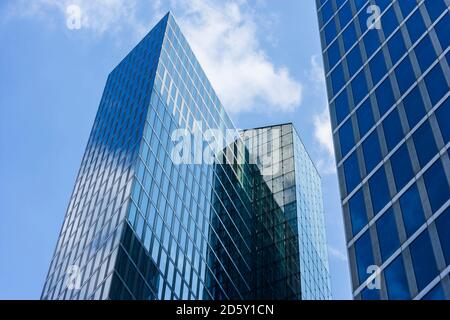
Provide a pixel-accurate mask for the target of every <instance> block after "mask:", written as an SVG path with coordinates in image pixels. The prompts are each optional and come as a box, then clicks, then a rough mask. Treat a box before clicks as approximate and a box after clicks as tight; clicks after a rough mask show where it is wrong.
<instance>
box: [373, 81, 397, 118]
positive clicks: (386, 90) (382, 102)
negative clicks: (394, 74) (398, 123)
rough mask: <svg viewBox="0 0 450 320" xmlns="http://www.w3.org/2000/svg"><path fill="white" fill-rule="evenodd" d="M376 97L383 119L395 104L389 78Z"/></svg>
mask: <svg viewBox="0 0 450 320" xmlns="http://www.w3.org/2000/svg"><path fill="white" fill-rule="evenodd" d="M375 95H376V97H377V103H378V111H379V112H380V117H382V116H383V115H384V114H385V113H386V111H387V110H388V109H389V108H390V107H392V105H393V104H394V102H395V98H394V93H393V92H392V87H391V82H390V80H389V78H386V79H385V80H384V81H383V82H382V83H381V84H380V86H379V87H378V88H377V89H376V90H375Z"/></svg>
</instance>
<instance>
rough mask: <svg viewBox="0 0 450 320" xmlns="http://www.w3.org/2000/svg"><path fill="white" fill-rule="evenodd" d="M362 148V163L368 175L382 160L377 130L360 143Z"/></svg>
mask: <svg viewBox="0 0 450 320" xmlns="http://www.w3.org/2000/svg"><path fill="white" fill-rule="evenodd" d="M362 148H363V153H364V163H365V165H366V173H367V174H369V173H370V172H371V171H372V170H373V168H375V167H376V166H377V164H378V163H380V161H381V160H382V157H381V150H380V143H379V141H378V133H377V130H374V131H373V132H372V133H371V134H370V135H369V136H368V137H367V139H366V140H364V142H363V143H362Z"/></svg>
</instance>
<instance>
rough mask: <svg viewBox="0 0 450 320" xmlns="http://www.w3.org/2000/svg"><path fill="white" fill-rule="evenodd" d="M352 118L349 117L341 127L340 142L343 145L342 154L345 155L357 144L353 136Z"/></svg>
mask: <svg viewBox="0 0 450 320" xmlns="http://www.w3.org/2000/svg"><path fill="white" fill-rule="evenodd" d="M351 120H352V119H351V118H350V119H348V120H347V121H346V122H345V123H344V124H343V125H342V126H341V128H340V129H339V143H340V145H341V155H342V157H345V155H346V154H347V153H348V152H349V151H350V149H351V148H353V146H354V145H355V138H354V136H353V126H352V121H351Z"/></svg>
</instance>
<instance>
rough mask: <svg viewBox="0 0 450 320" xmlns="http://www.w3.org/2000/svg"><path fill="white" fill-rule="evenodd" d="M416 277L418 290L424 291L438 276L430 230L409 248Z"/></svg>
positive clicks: (422, 234) (423, 233)
mask: <svg viewBox="0 0 450 320" xmlns="http://www.w3.org/2000/svg"><path fill="white" fill-rule="evenodd" d="M409 250H410V252H411V258H412V262H413V267H414V273H415V275H416V282H417V288H418V289H419V291H421V290H423V288H425V287H426V286H427V285H428V284H429V283H430V282H431V280H433V279H434V278H435V277H436V276H437V275H438V269H437V266H436V261H435V259H434V254H433V248H432V247H431V241H430V236H429V234H428V229H427V230H425V231H424V232H422V233H421V234H420V235H419V236H418V237H417V238H416V240H414V241H413V243H411V245H410V246H409Z"/></svg>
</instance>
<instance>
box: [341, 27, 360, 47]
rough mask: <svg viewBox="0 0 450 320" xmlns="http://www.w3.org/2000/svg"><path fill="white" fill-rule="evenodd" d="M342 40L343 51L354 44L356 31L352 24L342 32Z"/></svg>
mask: <svg viewBox="0 0 450 320" xmlns="http://www.w3.org/2000/svg"><path fill="white" fill-rule="evenodd" d="M342 40H343V41H344V49H345V51H348V50H349V49H350V48H351V47H352V46H353V44H354V43H355V42H356V40H357V38H356V29H355V24H354V23H353V22H352V23H350V24H349V25H348V27H347V28H346V29H345V30H344V31H343V32H342Z"/></svg>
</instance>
